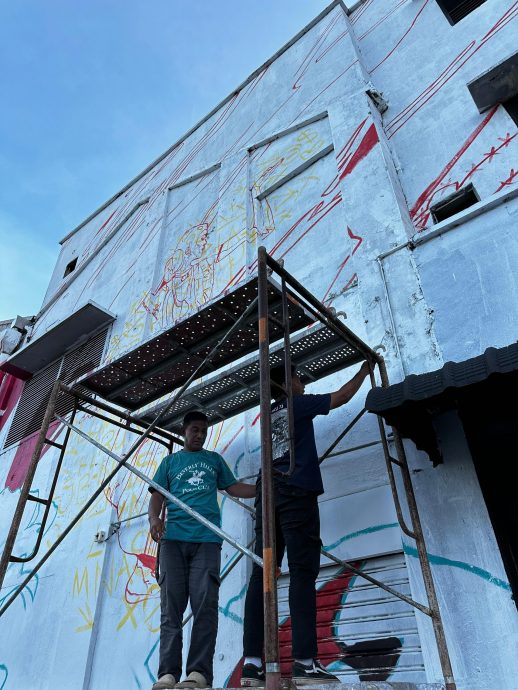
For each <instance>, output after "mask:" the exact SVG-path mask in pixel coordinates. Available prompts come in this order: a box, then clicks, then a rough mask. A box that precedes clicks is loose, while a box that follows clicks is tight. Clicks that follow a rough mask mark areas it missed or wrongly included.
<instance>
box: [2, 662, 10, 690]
mask: <svg viewBox="0 0 518 690" xmlns="http://www.w3.org/2000/svg"><path fill="white" fill-rule="evenodd" d="M0 671H1V672H2V673H3V674H5V675H4V677H3V678H1V679H0V681H1V682H2V685H0V690H2V688H5V684H6V683H7V676H8V675H9V671H8V670H7V666H5V664H0Z"/></svg>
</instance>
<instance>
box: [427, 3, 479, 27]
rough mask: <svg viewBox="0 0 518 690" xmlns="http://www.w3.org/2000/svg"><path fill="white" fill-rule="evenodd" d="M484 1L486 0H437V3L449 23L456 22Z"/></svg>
mask: <svg viewBox="0 0 518 690" xmlns="http://www.w3.org/2000/svg"><path fill="white" fill-rule="evenodd" d="M485 2H486V0H437V4H438V5H439V7H440V8H441V10H442V11H443V13H444V15H445V17H446V19H447V20H448V21H449V22H450V24H457V22H460V20H461V19H464V17H467V16H468V14H471V12H473V10H476V9H477V7H480V5H483V4H484V3H485Z"/></svg>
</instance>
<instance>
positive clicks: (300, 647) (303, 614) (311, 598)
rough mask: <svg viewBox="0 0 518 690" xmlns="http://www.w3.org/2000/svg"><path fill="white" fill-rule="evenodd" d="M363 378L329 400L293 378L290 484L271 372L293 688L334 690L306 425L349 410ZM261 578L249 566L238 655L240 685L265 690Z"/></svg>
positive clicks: (281, 398) (311, 444)
mask: <svg viewBox="0 0 518 690" xmlns="http://www.w3.org/2000/svg"><path fill="white" fill-rule="evenodd" d="M368 375H369V364H368V363H367V362H364V363H363V364H362V366H361V368H360V370H359V371H358V372H357V374H355V376H353V377H352V379H351V380H350V381H348V382H347V383H345V384H344V385H343V386H342V387H341V388H339V389H338V390H337V391H335V392H334V393H326V394H324V395H304V384H303V383H302V382H301V380H300V378H299V377H298V376H297V374H296V373H295V368H294V367H293V373H292V392H293V421H294V436H295V467H294V471H293V474H292V475H291V477H289V478H288V477H283V476H282V473H285V472H286V471H287V470H288V468H289V464H290V457H289V434H288V409H287V398H286V390H285V379H286V377H285V370H284V365H282V366H278V367H274V368H273V369H272V370H271V372H270V376H271V380H272V382H273V383H274V384H276V385H272V395H273V396H274V398H275V399H274V402H273V403H272V458H273V466H274V471H276V473H275V475H274V499H275V531H276V555H277V564H278V565H279V566H280V564H281V562H282V558H283V555H284V551H285V550H286V551H287V554H288V567H289V571H290V592H289V605H290V615H291V628H292V657H293V673H292V676H293V680H294V681H295V682H296V683H302V684H304V683H311V682H314V683H326V682H327V683H329V682H335V683H336V682H339V680H338V678H337V677H336V676H334V675H333V674H331V673H329V672H328V671H326V669H325V668H324V667H323V666H322V665H321V664H320V662H319V661H318V659H317V657H318V650H317V633H316V589H315V583H316V579H317V577H318V572H319V569H320V544H321V542H320V515H319V511H318V502H317V498H318V496H319V495H320V494H322V493H324V488H323V485H322V476H321V474H320V466H319V462H318V453H317V448H316V443H315V432H314V429H313V418H314V417H316V416H317V415H327V414H328V413H329V411H330V410H334V409H335V408H337V407H340V406H341V405H345V403H347V402H349V400H351V398H352V397H353V396H354V395H355V394H356V393H357V391H358V390H359V389H360V387H361V385H362V383H363V381H364V380H365V378H366V377H367V376H368ZM255 506H256V511H257V513H256V524H255V532H256V542H255V552H256V553H257V554H258V555H262V549H263V533H262V504H261V478H260V476H259V479H258V483H257V494H256V502H255ZM262 595H263V574H262V569H261V568H260V567H259V566H258V565H257V564H255V563H254V566H253V569H252V575H251V578H250V582H249V585H248V591H247V595H246V601H245V620H244V635H243V651H244V656H245V661H244V665H243V671H242V675H241V685H242V686H245V687H258V686H263V685H264V670H263V666H262V661H261V657H262V654H263V643H264V624H263V621H264V618H263V597H262Z"/></svg>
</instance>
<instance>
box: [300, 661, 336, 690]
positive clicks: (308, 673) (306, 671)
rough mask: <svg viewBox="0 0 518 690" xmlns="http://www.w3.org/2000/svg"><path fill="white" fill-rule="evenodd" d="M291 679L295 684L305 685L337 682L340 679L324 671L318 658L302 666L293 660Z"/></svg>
mask: <svg viewBox="0 0 518 690" xmlns="http://www.w3.org/2000/svg"><path fill="white" fill-rule="evenodd" d="M292 678H293V681H294V682H295V683H296V684H297V685H307V684H309V683H316V684H318V683H339V682H340V679H339V678H337V677H336V676H333V674H332V673H329V671H326V669H325V668H324V667H323V666H322V664H321V663H320V661H318V659H313V662H312V663H311V664H309V665H308V666H304V664H301V663H300V662H298V661H294V662H293V672H292Z"/></svg>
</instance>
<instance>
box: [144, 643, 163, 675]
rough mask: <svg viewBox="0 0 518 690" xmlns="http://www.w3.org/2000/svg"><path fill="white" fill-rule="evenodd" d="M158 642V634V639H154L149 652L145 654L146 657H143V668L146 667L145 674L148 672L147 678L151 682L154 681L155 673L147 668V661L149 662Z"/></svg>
mask: <svg viewBox="0 0 518 690" xmlns="http://www.w3.org/2000/svg"><path fill="white" fill-rule="evenodd" d="M159 642H160V635H159V636H158V639H157V640H156V642H155V644H154V645H153V646H152V647H151V649H150V650H149V654H148V655H147V657H146V659H145V661H144V668H145V669H146V671H147V674H148V676H149V680H150V681H151V682H152V683H154V682H155V681H156V676H155V674H154V673H153V672H152V670H151V669H150V668H149V663H150V661H151V657H152V656H153V654H154V653H155V651H156V648H157V647H158V644H159Z"/></svg>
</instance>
